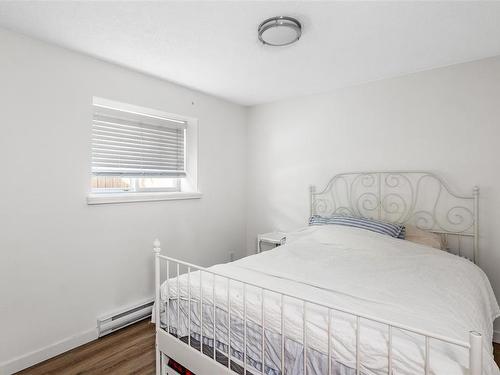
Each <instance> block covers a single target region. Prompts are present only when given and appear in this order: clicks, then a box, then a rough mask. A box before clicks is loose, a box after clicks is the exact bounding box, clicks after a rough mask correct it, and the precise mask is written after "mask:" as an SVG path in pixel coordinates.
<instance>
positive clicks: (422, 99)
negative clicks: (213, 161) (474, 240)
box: [247, 57, 500, 337]
mask: <svg viewBox="0 0 500 375" xmlns="http://www.w3.org/2000/svg"><path fill="white" fill-rule="evenodd" d="M248 132H249V140H248V142H249V143H248V144H249V148H248V163H249V164H248V168H249V181H250V182H252V183H251V184H250V185H249V186H250V187H249V201H248V227H247V229H248V230H247V243H248V248H251V247H255V237H256V235H257V233H262V232H266V231H270V230H273V229H281V230H291V229H293V228H296V227H298V226H303V225H305V223H306V220H307V218H308V213H309V203H308V202H309V195H308V186H309V185H310V184H314V185H317V186H318V188H322V187H323V186H324V185H325V184H326V183H327V181H328V179H329V178H330V177H332V176H333V175H335V174H337V173H339V172H349V171H363V170H429V171H434V172H436V173H437V174H439V175H441V176H443V177H444V179H445V180H446V181H447V182H448V183H449V184H450V185H451V186H452V187H455V188H456V189H457V190H458V191H459V192H461V193H464V194H466V193H472V187H473V185H475V184H477V185H479V186H480V188H481V198H480V232H481V233H480V246H481V254H480V256H481V266H482V268H483V269H484V270H485V271H486V273H487V274H488V276H489V278H490V280H491V283H492V285H493V287H494V289H495V291H496V294H497V297H499V298H500V272H498V270H499V266H500V230H499V229H498V228H500V151H499V150H500V57H498V58H492V59H486V60H482V61H477V62H472V63H467V64H461V65H455V66H451V67H447V68H443V69H436V70H431V71H427V72H421V73H417V74H412V75H408V76H404V77H399V78H394V79H388V80H383V81H378V82H372V83H367V84H363V85H359V86H356V87H351V88H346V89H342V90H337V91H335V92H332V93H329V94H324V95H314V96H308V97H303V98H298V99H292V100H285V101H280V102H276V103H272V104H267V105H260V106H257V107H254V108H253V109H251V111H250V113H249V130H248ZM498 323H500V322H497V324H498ZM498 329H500V324H498ZM499 337H500V335H499Z"/></svg>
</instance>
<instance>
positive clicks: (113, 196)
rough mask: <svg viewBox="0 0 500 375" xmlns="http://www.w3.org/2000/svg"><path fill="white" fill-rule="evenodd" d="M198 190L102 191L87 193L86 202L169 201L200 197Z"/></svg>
mask: <svg viewBox="0 0 500 375" xmlns="http://www.w3.org/2000/svg"><path fill="white" fill-rule="evenodd" d="M201 197H202V194H201V193H199V192H187V191H179V192H148V193H103V194H95V193H94V194H92V193H91V194H89V195H88V196H87V204H108V203H129V202H153V201H170V200H178V199H200V198H201Z"/></svg>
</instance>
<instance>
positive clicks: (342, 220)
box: [309, 215, 406, 239]
mask: <svg viewBox="0 0 500 375" xmlns="http://www.w3.org/2000/svg"><path fill="white" fill-rule="evenodd" d="M325 224H334V225H345V226H348V227H354V228H361V229H366V230H370V231H372V232H376V233H380V234H385V235H387V236H391V237H394V238H401V239H404V238H405V232H406V230H405V227H404V226H403V225H399V224H392V223H387V222H385V221H380V220H374V219H367V218H364V217H353V216H344V215H331V216H328V217H323V216H319V215H313V216H311V218H310V219H309V225H325Z"/></svg>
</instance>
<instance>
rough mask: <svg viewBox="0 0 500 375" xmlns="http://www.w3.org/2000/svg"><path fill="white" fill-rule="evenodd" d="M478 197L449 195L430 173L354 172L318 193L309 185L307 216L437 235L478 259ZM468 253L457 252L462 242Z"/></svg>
mask: <svg viewBox="0 0 500 375" xmlns="http://www.w3.org/2000/svg"><path fill="white" fill-rule="evenodd" d="M478 196H479V188H477V187H475V188H474V190H473V194H472V195H471V196H462V195H458V194H455V193H453V192H452V191H451V190H450V189H449V188H448V186H447V185H446V184H445V183H444V181H443V180H442V179H441V178H439V177H438V176H436V175H434V174H433V173H430V172H400V171H397V172H360V173H342V174H338V175H336V176H334V177H333V178H332V179H331V180H330V182H329V183H328V185H327V186H326V187H325V189H324V190H322V191H320V192H317V191H316V189H315V188H314V187H313V186H312V187H311V215H321V216H328V215H331V214H344V215H352V216H358V217H367V218H373V219H379V220H384V221H388V222H392V223H400V224H407V225H414V226H416V227H418V228H420V229H424V230H427V231H432V232H435V233H439V234H441V235H442V236H443V237H444V238H445V239H446V240H447V242H448V248H449V250H451V251H452V252H455V253H457V254H458V255H463V256H466V257H467V258H469V259H471V260H473V261H474V262H476V263H477V261H478V218H477V215H478ZM467 241H468V242H469V245H470V246H468V251H466V252H465V253H463V251H462V250H463V248H464V245H466V244H465V242H467Z"/></svg>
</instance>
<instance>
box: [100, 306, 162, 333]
mask: <svg viewBox="0 0 500 375" xmlns="http://www.w3.org/2000/svg"><path fill="white" fill-rule="evenodd" d="M153 303H154V299H152V298H151V299H149V300H146V301H143V302H141V303H139V304H137V305H134V306H130V307H127V308H125V309H122V310H119V311H117V312H115V313H113V314H110V315H107V316H103V317H101V318H98V319H97V333H98V335H99V337H102V336H106V335H108V334H110V333H112V332H115V331H117V330H119V329H121V328H124V327H126V326H129V325H130V324H133V323H136V322H138V321H140V320H143V319H146V318H148V317H150V316H151V313H152V311H153Z"/></svg>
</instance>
